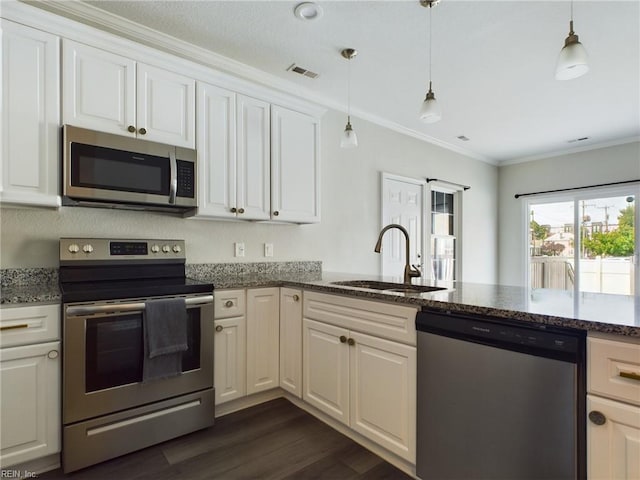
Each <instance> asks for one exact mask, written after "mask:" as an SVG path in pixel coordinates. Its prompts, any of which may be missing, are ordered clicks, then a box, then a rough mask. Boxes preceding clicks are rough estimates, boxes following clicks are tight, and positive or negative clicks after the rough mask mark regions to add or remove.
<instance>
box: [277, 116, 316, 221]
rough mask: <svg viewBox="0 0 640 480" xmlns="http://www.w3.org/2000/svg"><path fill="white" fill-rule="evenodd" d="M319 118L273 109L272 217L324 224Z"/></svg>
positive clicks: (281, 219)
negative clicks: (321, 193)
mask: <svg viewBox="0 0 640 480" xmlns="http://www.w3.org/2000/svg"><path fill="white" fill-rule="evenodd" d="M319 132H320V129H319V122H318V119H317V118H314V117H312V116H310V115H305V114H302V113H299V112H295V111H293V110H289V109H286V108H283V107H279V106H272V107H271V152H272V155H271V168H272V170H271V210H272V212H271V215H272V219H273V220H280V221H283V222H296V223H314V222H319V221H320V155H319V148H320V147H319Z"/></svg>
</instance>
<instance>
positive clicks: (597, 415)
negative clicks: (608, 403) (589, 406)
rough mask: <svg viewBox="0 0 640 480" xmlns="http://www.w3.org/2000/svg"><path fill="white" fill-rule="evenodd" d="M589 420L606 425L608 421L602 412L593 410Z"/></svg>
mask: <svg viewBox="0 0 640 480" xmlns="http://www.w3.org/2000/svg"><path fill="white" fill-rule="evenodd" d="M589 420H591V421H592V422H593V423H595V424H596V425H604V424H605V423H606V422H607V417H605V416H604V414H603V413H602V412H599V411H597V410H592V411H590V412H589Z"/></svg>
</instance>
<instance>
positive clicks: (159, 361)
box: [142, 298, 188, 382]
mask: <svg viewBox="0 0 640 480" xmlns="http://www.w3.org/2000/svg"><path fill="white" fill-rule="evenodd" d="M143 336H144V360H143V365H142V381H143V382H148V381H150V380H154V379H157V378H167V377H173V376H175V375H180V374H181V373H182V352H185V351H186V350H187V348H188V344H187V306H186V304H185V301H184V298H170V299H159V300H149V301H147V302H145V308H144V316H143Z"/></svg>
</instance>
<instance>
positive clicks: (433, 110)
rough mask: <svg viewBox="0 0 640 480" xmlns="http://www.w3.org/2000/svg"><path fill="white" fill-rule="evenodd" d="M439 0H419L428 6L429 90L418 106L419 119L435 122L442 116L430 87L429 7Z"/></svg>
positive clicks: (425, 121)
mask: <svg viewBox="0 0 640 480" xmlns="http://www.w3.org/2000/svg"><path fill="white" fill-rule="evenodd" d="M438 2H439V0H420V5H422V6H423V7H429V91H428V92H427V96H426V97H425V99H424V102H422V107H420V120H422V121H423V122H424V123H435V122H438V121H440V119H441V118H442V109H441V108H440V104H439V103H438V101H437V100H436V96H435V94H434V93H433V90H432V88H431V32H432V29H431V24H432V22H431V9H432V8H433V7H434V6H435V5H437V4H438Z"/></svg>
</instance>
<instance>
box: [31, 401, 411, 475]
mask: <svg viewBox="0 0 640 480" xmlns="http://www.w3.org/2000/svg"><path fill="white" fill-rule="evenodd" d="M39 478H41V479H46V480H57V479H73V480H83V479H86V480H98V479H99V480H102V479H109V480H132V479H136V480H137V479H139V480H164V479H167V480H174V479H176V480H182V479H185V480H191V479H193V480H196V479H202V480H205V479H220V480H227V479H247V480H248V479H260V480H266V479H287V480H294V479H295V480H298V479H302V480H305V479H326V480H334V479H335V480H343V479H344V480H348V479H371V480H378V479H379V480H383V479H388V480H405V479H406V480H408V479H410V478H411V477H409V476H407V475H406V474H404V473H403V472H401V471H400V470H398V469H397V468H395V467H394V466H392V465H390V464H389V463H387V462H385V461H384V460H382V459H381V458H379V457H378V456H376V455H374V454H373V453H371V452H369V451H368V450H367V449H365V448H363V447H361V446H360V445H358V444H357V443H355V442H353V441H352V440H350V439H349V438H347V437H345V436H344V435H342V434H341V433H338V432H337V431H335V430H333V429H332V428H331V427H329V426H327V425H325V424H324V423H322V422H321V421H320V420H318V419H316V418H315V417H313V416H312V415H309V414H308V413H307V412H305V411H303V410H301V409H299V408H298V407H296V406H295V405H293V404H291V403H290V402H289V401H287V400H285V399H283V398H280V399H276V400H272V401H270V402H267V403H263V404H261V405H257V406H255V407H251V408H248V409H246V410H242V411H240V412H236V413H232V414H230V415H226V416H224V417H221V418H218V419H216V424H215V425H214V426H213V427H211V428H208V429H205V430H200V431H198V432H195V433H192V434H190V435H185V436H183V437H180V438H176V439H174V440H169V441H167V442H164V443H161V444H159V445H155V446H153V447H149V448H146V449H144V450H141V451H138V452H135V453H132V454H129V455H125V456H122V457H118V458H115V459H113V460H109V461H107V462H103V463H101V464H99V465H94V466H93V467H89V468H85V469H83V470H79V471H77V472H73V473H71V474H69V475H64V474H63V473H62V470H54V471H52V472H47V473H45V474H42V475H41V476H39Z"/></svg>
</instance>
